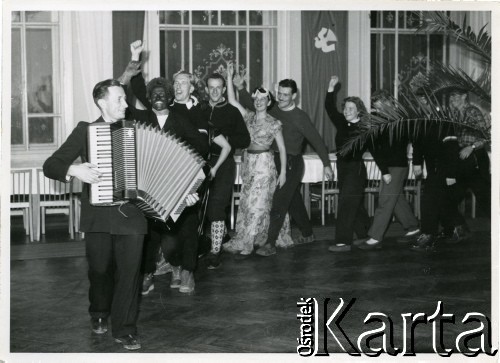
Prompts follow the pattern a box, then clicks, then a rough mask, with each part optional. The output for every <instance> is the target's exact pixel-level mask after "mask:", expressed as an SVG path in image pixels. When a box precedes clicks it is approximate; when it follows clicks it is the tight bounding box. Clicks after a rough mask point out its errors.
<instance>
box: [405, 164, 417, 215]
mask: <svg viewBox="0 0 500 363" xmlns="http://www.w3.org/2000/svg"><path fill="white" fill-rule="evenodd" d="M408 166H409V170H408V177H407V179H406V181H405V184H404V187H403V191H404V193H405V197H406V199H407V200H408V202H410V203H412V204H413V214H415V217H417V219H419V220H420V199H421V195H422V179H421V178H418V179H417V178H415V174H414V173H413V164H412V162H411V160H409V161H408Z"/></svg>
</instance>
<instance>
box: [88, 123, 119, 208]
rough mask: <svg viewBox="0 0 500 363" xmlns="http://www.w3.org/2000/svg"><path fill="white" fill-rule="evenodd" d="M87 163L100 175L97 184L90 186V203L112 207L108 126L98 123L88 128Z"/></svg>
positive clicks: (111, 167) (111, 173)
mask: <svg viewBox="0 0 500 363" xmlns="http://www.w3.org/2000/svg"><path fill="white" fill-rule="evenodd" d="M88 143H89V148H88V150H89V155H88V156H89V163H91V164H94V165H95V166H96V170H97V171H98V172H100V173H101V174H102V176H101V181H100V182H99V183H95V184H91V185H90V203H91V204H98V205H108V204H109V205H112V204H116V203H113V165H112V150H111V132H110V124H108V123H99V124H93V125H92V127H89V135H88Z"/></svg>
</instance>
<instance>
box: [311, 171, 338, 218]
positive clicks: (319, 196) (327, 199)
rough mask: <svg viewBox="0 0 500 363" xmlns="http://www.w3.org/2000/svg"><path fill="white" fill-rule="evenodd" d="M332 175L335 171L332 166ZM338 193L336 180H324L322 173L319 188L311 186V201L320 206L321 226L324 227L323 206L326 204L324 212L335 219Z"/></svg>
mask: <svg viewBox="0 0 500 363" xmlns="http://www.w3.org/2000/svg"><path fill="white" fill-rule="evenodd" d="M332 169H333V170H334V173H336V170H335V168H334V166H333V165H332ZM339 193H340V190H339V188H338V185H337V181H336V180H326V178H325V173H324V172H323V178H322V181H321V188H320V189H319V188H315V186H311V201H317V202H319V204H320V209H321V225H323V226H324V225H325V204H327V208H326V211H327V213H328V214H330V213H333V215H334V216H335V218H337V211H338V205H339Z"/></svg>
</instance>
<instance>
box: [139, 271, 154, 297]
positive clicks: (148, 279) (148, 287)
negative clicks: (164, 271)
mask: <svg viewBox="0 0 500 363" xmlns="http://www.w3.org/2000/svg"><path fill="white" fill-rule="evenodd" d="M154 289H155V283H154V281H153V274H152V273H149V274H144V279H143V280H142V291H141V294H142V295H147V294H149V293H150V292H151V291H153V290H154Z"/></svg>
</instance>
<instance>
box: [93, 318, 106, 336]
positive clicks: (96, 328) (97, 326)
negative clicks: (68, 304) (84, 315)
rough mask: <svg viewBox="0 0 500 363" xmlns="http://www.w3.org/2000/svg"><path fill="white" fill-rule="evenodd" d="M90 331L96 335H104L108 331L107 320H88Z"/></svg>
mask: <svg viewBox="0 0 500 363" xmlns="http://www.w3.org/2000/svg"><path fill="white" fill-rule="evenodd" d="M90 324H91V325H92V331H93V332H94V333H96V334H99V335H100V334H104V333H106V332H107V331H108V319H106V318H92V319H90Z"/></svg>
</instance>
